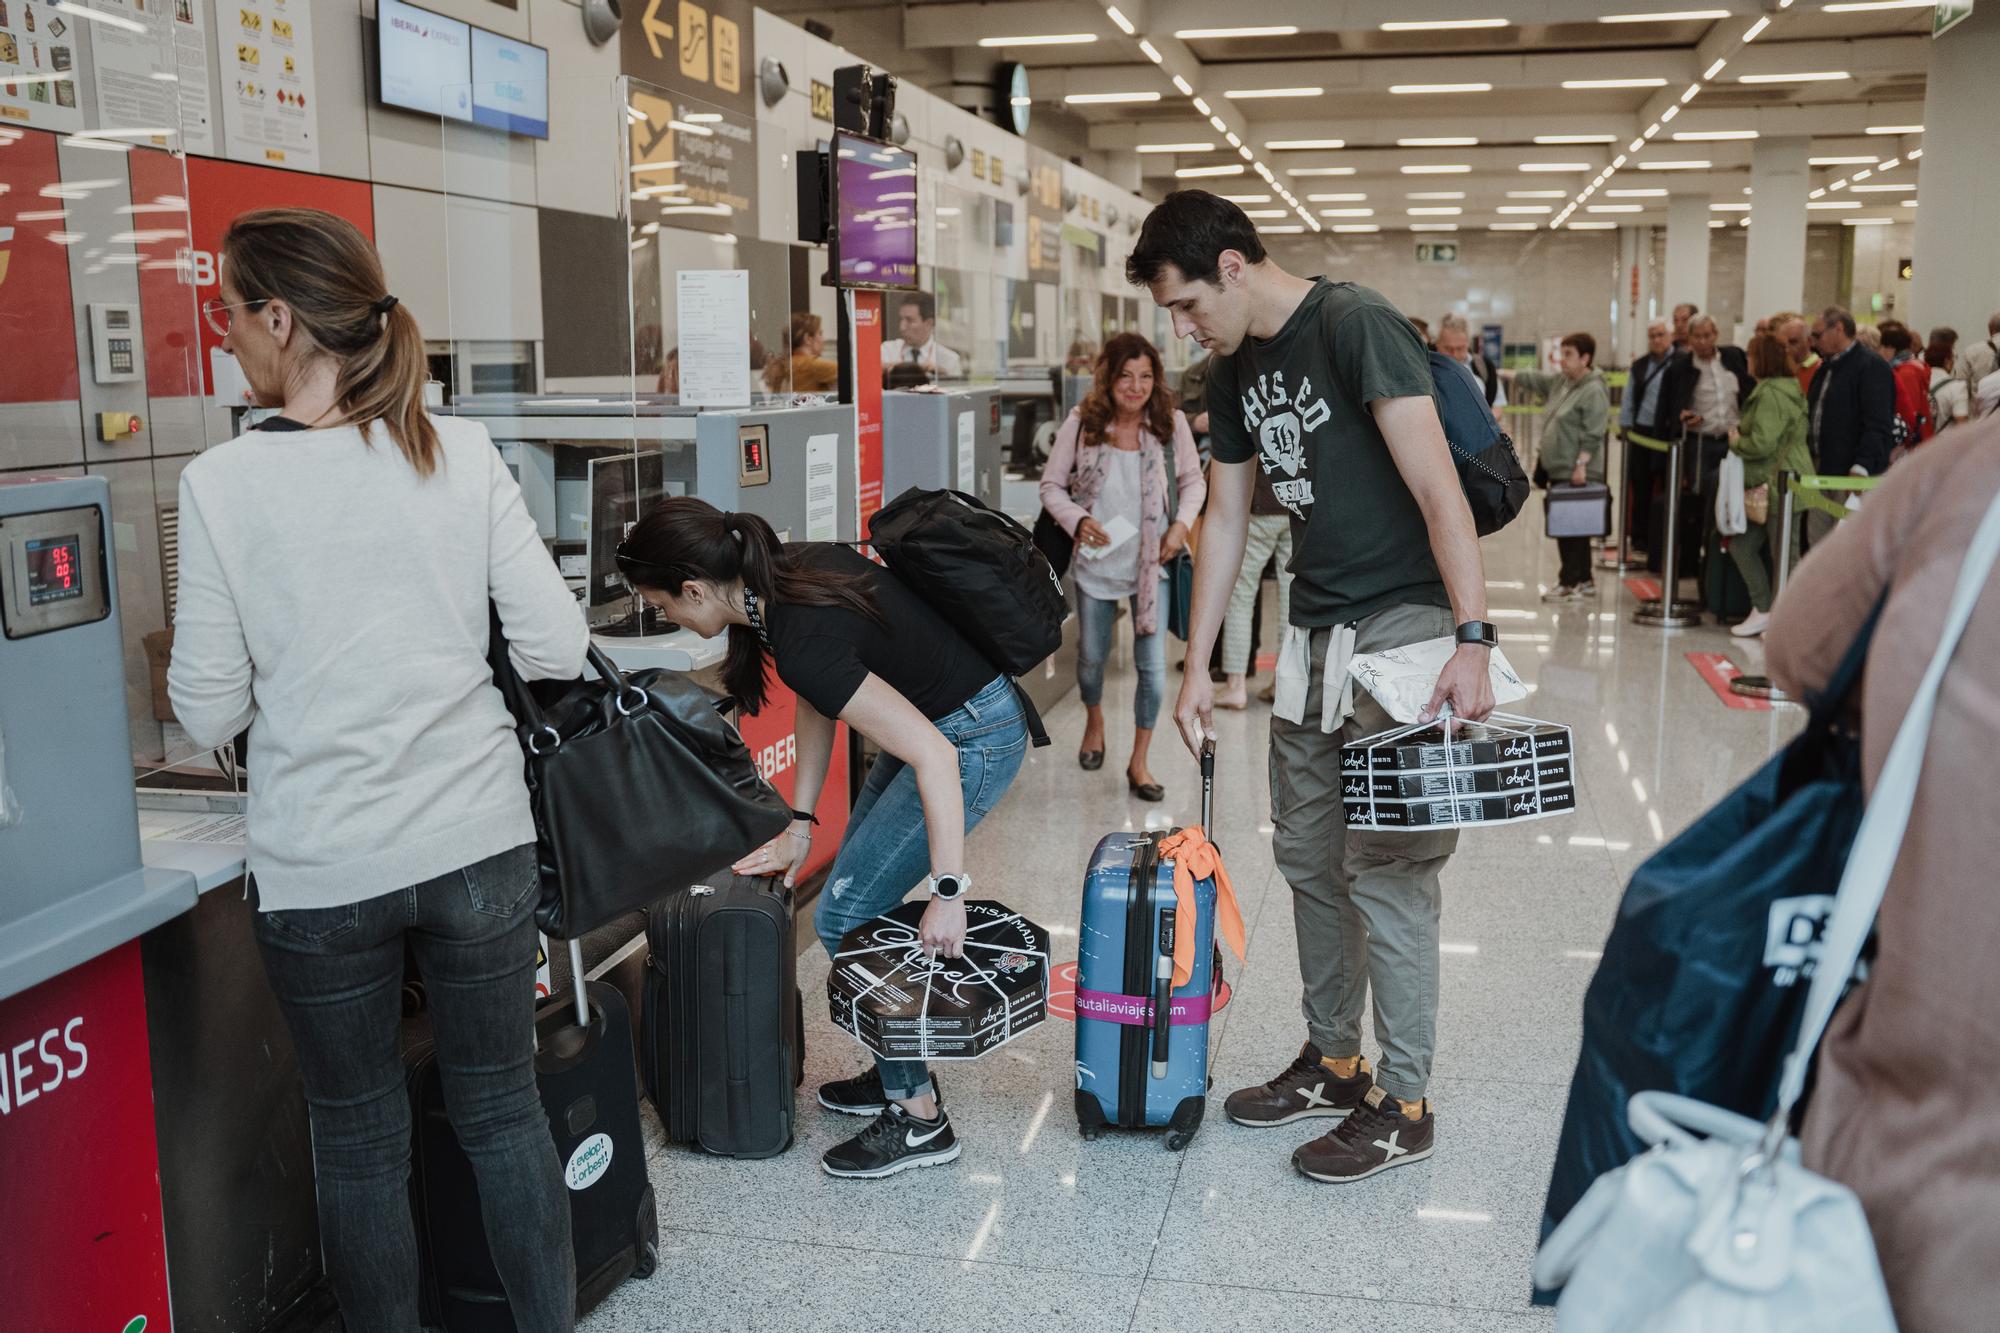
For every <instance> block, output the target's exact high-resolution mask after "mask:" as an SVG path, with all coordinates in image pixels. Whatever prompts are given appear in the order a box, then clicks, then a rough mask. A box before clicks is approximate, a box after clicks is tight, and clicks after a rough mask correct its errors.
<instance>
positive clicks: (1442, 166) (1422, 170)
mask: <svg viewBox="0 0 2000 1333" xmlns="http://www.w3.org/2000/svg"><path fill="white" fill-rule="evenodd" d="M1400 170H1401V171H1402V173H1403V174H1404V175H1405V176H1463V175H1465V174H1466V173H1467V172H1469V171H1471V170H1472V168H1471V167H1470V166H1469V165H1467V164H1466V163H1463V162H1449V163H1439V162H1423V163H1416V164H1413V165H1410V166H1406V167H1402V168H1400Z"/></svg>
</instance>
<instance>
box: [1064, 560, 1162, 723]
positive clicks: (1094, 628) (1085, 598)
mask: <svg viewBox="0 0 2000 1333" xmlns="http://www.w3.org/2000/svg"><path fill="white" fill-rule="evenodd" d="M1131 601H1132V622H1133V624H1134V626H1136V625H1137V624H1138V618H1139V597H1138V594H1136V593H1134V594H1133V596H1132V599H1131ZM1159 611H1160V620H1161V625H1160V628H1159V630H1157V631H1155V632H1154V633H1152V634H1135V635H1134V636H1133V639H1132V656H1133V659H1134V660H1135V662H1136V664H1137V666H1138V668H1139V689H1138V692H1137V693H1136V694H1134V695H1133V697H1132V725H1133V726H1135V727H1137V728H1139V730H1141V731H1151V730H1152V729H1153V723H1154V722H1156V721H1157V720H1158V719H1159V716H1160V700H1161V698H1162V697H1163V696H1164V695H1165V694H1166V689H1167V636H1166V623H1165V622H1166V616H1167V598H1166V590H1165V589H1164V588H1162V589H1161V590H1160V603H1159ZM1076 621H1077V638H1076V686H1077V691H1078V692H1079V693H1080V694H1082V696H1083V705H1084V707H1086V708H1095V707H1097V706H1098V705H1099V704H1101V703H1103V702H1104V663H1105V661H1106V659H1108V658H1109V657H1110V656H1111V636H1112V634H1113V632H1114V631H1115V630H1116V629H1117V628H1118V603H1117V602H1115V601H1104V600H1102V599H1100V598H1096V597H1092V596H1091V595H1090V594H1089V593H1087V592H1084V591H1083V590H1082V589H1080V588H1079V589H1078V590H1077V593H1076Z"/></svg>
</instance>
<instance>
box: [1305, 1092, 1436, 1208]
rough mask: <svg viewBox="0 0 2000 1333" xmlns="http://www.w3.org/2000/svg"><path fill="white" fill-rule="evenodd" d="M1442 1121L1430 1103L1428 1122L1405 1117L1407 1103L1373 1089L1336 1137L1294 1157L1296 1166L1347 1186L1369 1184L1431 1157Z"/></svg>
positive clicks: (1426, 1112) (1335, 1131) (1316, 1141)
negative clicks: (1384, 1173)
mask: <svg viewBox="0 0 2000 1333" xmlns="http://www.w3.org/2000/svg"><path fill="white" fill-rule="evenodd" d="M1436 1131H1437V1117H1436V1116H1435V1115H1433V1114H1432V1113H1431V1107H1430V1103H1429V1102H1425V1103H1424V1113H1423V1116H1422V1118H1420V1119H1417V1120H1412V1119H1410V1118H1409V1117H1408V1116H1406V1115H1404V1114H1403V1103H1401V1102H1399V1101H1397V1100H1396V1099H1395V1098H1394V1097H1391V1096H1390V1095H1389V1094H1388V1093H1386V1092H1384V1091H1382V1089H1380V1088H1370V1089H1369V1090H1368V1095H1367V1096H1366V1097H1364V1098H1362V1100H1361V1105H1359V1106H1357V1107H1355V1108H1354V1113H1353V1114H1352V1115H1350V1116H1348V1117H1347V1119H1345V1120H1343V1121H1341V1122H1340V1124H1339V1125H1338V1126H1336V1127H1335V1128H1334V1129H1333V1130H1332V1131H1331V1132H1330V1133H1327V1134H1324V1135H1321V1136H1320V1137H1319V1138H1316V1139H1314V1140H1313V1141H1312V1142H1311V1143H1308V1144H1306V1145H1305V1146H1304V1147H1302V1148H1300V1149H1299V1150H1298V1151H1297V1152H1295V1153H1293V1154H1292V1165H1293V1166H1295V1167H1297V1168H1298V1169H1299V1171H1300V1172H1301V1173H1303V1174H1305V1175H1308V1176H1311V1177H1312V1178H1313V1179H1314V1180H1324V1181H1327V1182H1329V1183H1331V1184H1336V1185H1338V1184H1344V1183H1346V1182H1347V1181H1350V1180H1366V1179H1367V1178H1368V1177H1370V1176H1372V1175H1374V1174H1375V1173H1376V1172H1377V1171H1387V1170H1388V1169H1389V1168H1390V1167H1392V1166H1407V1165H1409V1164H1410V1163H1411V1162H1421V1161H1423V1160H1424V1158H1426V1157H1429V1156H1430V1155H1431V1145H1432V1142H1433V1141H1434V1139H1435V1137H1436Z"/></svg>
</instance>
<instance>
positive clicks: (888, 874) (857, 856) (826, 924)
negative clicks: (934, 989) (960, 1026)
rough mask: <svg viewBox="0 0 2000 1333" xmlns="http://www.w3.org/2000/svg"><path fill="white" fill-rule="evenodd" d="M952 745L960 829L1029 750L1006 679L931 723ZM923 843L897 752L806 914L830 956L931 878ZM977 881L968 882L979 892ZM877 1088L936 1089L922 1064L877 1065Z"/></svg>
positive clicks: (858, 808) (881, 769)
mask: <svg viewBox="0 0 2000 1333" xmlns="http://www.w3.org/2000/svg"><path fill="white" fill-rule="evenodd" d="M936 726H937V729H938V730H939V731H941V732H943V733H944V735H945V739H946V740H948V741H950V742H951V743H952V744H953V745H955V746H957V747H958V781H959V787H960V790H962V791H963V792H964V793H965V831H966V832H968V833H970V832H971V831H972V829H973V826H974V825H976V824H977V823H979V821H980V820H981V819H984V818H985V817H986V814H987V812H988V811H990V810H991V809H992V808H993V807H994V806H996V805H998V804H999V803H1000V798H1001V797H1002V796H1004V795H1005V794H1006V792H1007V788H1008V786H1009V784H1011V783H1012V782H1013V781H1014V775H1015V774H1016V773H1018V772H1020V771H1021V759H1022V756H1024V755H1025V754H1027V752H1028V723H1027V719H1026V718H1025V717H1024V716H1023V715H1022V713H1021V700H1020V697H1019V696H1018V695H1016V694H1015V693H1014V685H1013V682H1012V681H1010V680H1008V679H1007V678H1006V677H1005V676H1001V677H999V678H997V679H996V680H995V681H994V682H993V683H992V684H991V685H988V686H987V687H986V688H985V689H983V690H981V691H980V692H979V693H977V694H975V695H973V696H972V697H971V698H970V699H968V700H966V701H965V704H964V705H963V706H962V707H960V708H959V709H958V710H957V711H956V712H953V713H948V714H946V715H945V716H944V717H941V718H939V719H938V720H937V722H936ZM930 861H931V849H930V840H929V838H928V837H927V836H926V831H925V828H924V806H923V801H922V799H921V798H920V797H919V796H918V794H917V774H916V770H914V769H912V768H911V767H910V766H909V765H908V764H905V763H904V762H903V761H902V760H900V759H898V758H896V757H895V756H894V755H889V754H884V755H881V756H880V757H878V758H877V759H876V760H875V766H874V767H873V768H871V769H869V770H868V781H867V782H866V783H864V784H863V785H862V788H861V799H860V800H858V801H856V802H855V803H854V812H853V813H852V814H850V815H849V816H848V817H847V837H846V839H845V840H843V841H842V842H841V844H840V855H839V856H837V857H835V858H834V861H833V868H832V869H831V870H829V871H828V872H827V876H826V888H825V889H824V890H823V891H821V893H820V895H819V906H818V907H816V908H815V909H814V910H813V928H814V929H816V930H817V931H818V932H819V938H820V943H822V944H824V945H825V946H826V952H827V954H828V956H829V957H830V956H832V955H834V954H837V953H838V952H840V941H841V937H842V936H844V935H846V934H847V932H848V931H850V930H853V929H854V928H855V927H856V926H859V925H861V924H863V923H864V922H867V921H871V920H873V919H874V918H876V917H878V916H880V915H882V913H884V912H887V911H889V910H890V909H892V908H894V907H895V906H897V905H898V904H899V903H901V902H902V901H903V899H904V898H906V897H908V896H909V892H910V890H911V889H912V888H913V887H915V886H916V884H917V883H918V881H920V880H922V879H924V878H925V877H926V876H927V875H929V874H930V869H931V865H930ZM977 882H978V877H977V876H975V877H974V884H975V886H976V885H977ZM875 1064H876V1066H877V1067H878V1068H879V1069H880V1070H881V1073H882V1090H883V1091H884V1092H885V1093H887V1094H888V1096H889V1098H890V1100H891V1101H899V1102H900V1101H908V1100H909V1099H910V1098H912V1097H922V1096H924V1095H925V1094H927V1093H930V1092H932V1091H934V1089H933V1087H932V1084H931V1075H930V1070H928V1069H927V1068H925V1067H924V1063H923V1061H921V1060H884V1059H881V1058H879V1057H878V1058H877V1059H876V1061H875Z"/></svg>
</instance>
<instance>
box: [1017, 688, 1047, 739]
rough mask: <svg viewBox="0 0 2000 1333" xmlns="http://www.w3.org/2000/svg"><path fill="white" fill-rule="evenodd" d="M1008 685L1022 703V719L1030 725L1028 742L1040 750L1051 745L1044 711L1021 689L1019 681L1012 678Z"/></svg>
mask: <svg viewBox="0 0 2000 1333" xmlns="http://www.w3.org/2000/svg"><path fill="white" fill-rule="evenodd" d="M1008 683H1009V684H1011V685H1012V686H1013V687H1014V697H1015V698H1016V699H1019V700H1020V701H1021V718H1022V720H1023V721H1025V722H1026V723H1027V724H1028V741H1029V743H1030V744H1032V745H1033V746H1034V747H1035V748H1036V749H1037V750H1039V749H1041V748H1042V747H1043V746H1045V745H1047V744H1048V743H1049V729H1048V728H1047V727H1045V726H1043V725H1042V710H1041V709H1039V708H1037V707H1035V701H1034V700H1033V699H1030V698H1029V697H1028V692H1027V691H1026V690H1024V689H1022V688H1021V682H1020V681H1019V680H1016V679H1014V678H1013V677H1011V676H1010V677H1008Z"/></svg>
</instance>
